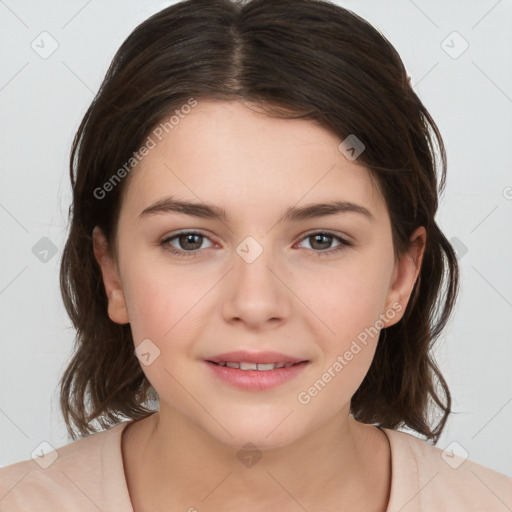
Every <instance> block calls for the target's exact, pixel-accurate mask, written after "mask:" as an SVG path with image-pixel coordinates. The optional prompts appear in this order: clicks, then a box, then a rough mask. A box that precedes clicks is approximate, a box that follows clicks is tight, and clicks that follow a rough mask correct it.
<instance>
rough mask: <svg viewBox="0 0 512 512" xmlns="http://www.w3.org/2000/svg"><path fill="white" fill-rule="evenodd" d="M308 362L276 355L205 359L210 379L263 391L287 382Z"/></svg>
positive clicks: (242, 354) (236, 354) (228, 355)
mask: <svg viewBox="0 0 512 512" xmlns="http://www.w3.org/2000/svg"><path fill="white" fill-rule="evenodd" d="M310 362H311V361H310V360H308V359H301V358H297V357H292V356H287V355H285V354H280V353H277V352H258V353H251V352H246V351H238V352H229V353H225V354H220V355H218V356H214V357H209V358H207V359H205V363H206V364H207V366H208V367H209V368H210V371H211V372H212V375H213V376H215V377H216V379H218V380H220V381H222V382H223V383H224V384H227V385H229V386H230V387H236V388H239V389H243V390H245V391H265V390H268V389H272V388H275V387H277V386H280V385H282V384H284V383H285V382H289V381H290V380H292V379H294V378H295V377H296V376H297V375H299V374H300V373H301V372H302V371H303V370H304V369H305V368H306V366H308V365H309V363H310Z"/></svg>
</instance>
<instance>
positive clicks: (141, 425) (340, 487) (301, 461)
mask: <svg viewBox="0 0 512 512" xmlns="http://www.w3.org/2000/svg"><path fill="white" fill-rule="evenodd" d="M134 426H138V429H137V428H135V429H134V430H132V431H131V432H130V431H128V430H129V429H130V427H134ZM130 427H128V428H127V429H126V431H125V434H126V435H125V436H123V452H124V455H125V458H126V462H127V463H125V470H129V471H126V472H127V481H128V486H129V489H130V494H131V495H132V494H137V495H139V496H144V506H145V509H148V510H158V509H159V508H160V507H161V508H162V509H164V508H165V507H167V509H168V508H173V506H174V507H176V509H177V510H191V511H193V510H194V508H195V509H197V510H224V511H227V510H231V509H232V510H235V509H237V510H240V509H243V510H246V511H252V510H260V508H261V507H263V508H264V509H267V508H268V507H270V508H273V509H276V507H279V509H281V510H299V509H300V507H303V508H305V509H306V510H318V509H322V510H330V509H331V508H332V510H343V511H350V510H375V511H381V510H385V505H386V504H387V500H388V497H389V496H388V494H389V485H390V483H389V482H390V469H389V468H390V459H389V453H388V445H387V438H386V436H385V434H383V433H382V432H380V431H379V430H378V429H376V428H375V427H371V426H368V425H364V424H362V423H358V422H356V421H355V420H354V419H353V418H352V417H350V416H349V415H348V411H344V412H343V413H340V414H339V415H337V416H335V417H333V418H332V419H331V420H330V421H329V422H328V423H326V424H324V425H322V427H320V428H318V429H317V430H315V431H313V432H310V433H309V434H307V435H306V436H303V437H301V438H300V439H297V440H295V441H294V442H292V443H290V444H287V445H286V446H281V447H276V448H272V449H265V450H259V449H258V448H257V447H247V449H242V450H240V449H238V448H234V447H231V446H227V445H226V444H224V443H221V442H219V441H217V440H216V439H213V438H212V437H211V436H210V435H209V434H208V433H207V432H205V431H204V430H202V429H201V428H200V427H198V426H197V425H196V424H194V423H192V422H190V421H189V420H188V419H187V418H184V417H182V416H179V415H177V414H173V413H172V412H171V411H167V410H165V411H162V410H160V411H159V412H157V413H155V414H153V415H152V416H150V417H148V418H146V419H145V420H142V421H140V422H136V423H133V424H132V425H130ZM127 431H128V432H127ZM383 473H384V474H386V475H388V477H387V478H384V479H383V478H382V475H383ZM308 484H309V485H308ZM132 490H133V491H134V492H133V493H132ZM369 498H370V499H371V501H368V500H369ZM132 501H133V502H134V504H135V502H136V500H134V499H133V496H132ZM375 501H377V502H378V503H377V505H376V506H375V503H374V502H375ZM149 503H151V507H149V506H148V504H149ZM320 503H321V504H322V506H321V507H320V506H319V504H320ZM362 503H367V505H368V506H367V508H365V507H362ZM372 504H373V505H372ZM134 509H135V510H137V508H135V507H134Z"/></svg>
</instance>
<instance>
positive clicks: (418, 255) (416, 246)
mask: <svg viewBox="0 0 512 512" xmlns="http://www.w3.org/2000/svg"><path fill="white" fill-rule="evenodd" d="M426 240H427V234H426V230H425V228H424V227H423V226H420V227H418V228H417V229H416V230H415V231H414V233H413V234H412V235H411V237H410V241H411V242H412V243H411V247H410V249H409V250H408V251H407V252H405V253H404V254H402V255H401V256H400V259H399V260H398V261H397V262H396V264H395V268H394V271H393V276H392V280H391V283H390V288H389V292H388V296H387V300H386V311H388V309H390V308H392V307H393V305H395V307H394V308H393V309H396V304H400V305H401V308H400V312H399V313H398V314H394V315H393V319H392V320H389V321H387V322H386V325H385V326H386V327H390V326H391V325H394V324H396V323H398V322H399V321H400V319H401V318H402V316H403V314H404V312H405V309H406V307H407V304H408V302H409V298H410V296H411V293H412V291H413V289H414V285H415V284H416V281H417V279H418V275H419V273H420V270H421V264H422V261H423V254H424V252H425V246H426ZM386 316H387V315H386Z"/></svg>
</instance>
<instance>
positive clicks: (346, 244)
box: [160, 231, 352, 258]
mask: <svg viewBox="0 0 512 512" xmlns="http://www.w3.org/2000/svg"><path fill="white" fill-rule="evenodd" d="M183 235H199V236H200V237H202V238H206V239H208V240H209V238H208V237H207V236H206V235H203V234H202V233H200V232H198V231H182V232H179V233H176V234H174V235H172V236H169V237H167V238H165V239H164V240H162V241H161V243H160V245H161V246H162V247H163V248H164V250H166V251H169V252H171V253H173V254H174V255H176V256H178V257H180V258H190V257H194V256H195V255H196V254H197V253H198V252H199V249H195V250H192V251H184V250H180V249H176V248H174V247H172V246H170V245H168V244H169V242H170V241H171V240H174V239H175V238H179V237H180V236H183ZM315 235H327V236H328V237H330V238H333V239H335V240H337V241H338V242H339V245H337V246H336V247H334V248H332V249H326V250H324V251H315V250H314V249H311V250H312V251H313V252H314V253H316V254H317V255H318V256H320V257H321V256H328V255H331V254H334V253H337V252H340V251H343V250H345V249H346V248H347V247H351V246H352V243H351V242H349V241H348V240H345V239H344V238H342V237H340V236H339V235H336V234H335V233H332V232H331V231H312V232H310V233H306V234H305V235H304V236H303V237H302V238H301V240H300V242H302V241H303V240H306V239H307V238H311V237H313V236H315ZM210 241H211V240H210Z"/></svg>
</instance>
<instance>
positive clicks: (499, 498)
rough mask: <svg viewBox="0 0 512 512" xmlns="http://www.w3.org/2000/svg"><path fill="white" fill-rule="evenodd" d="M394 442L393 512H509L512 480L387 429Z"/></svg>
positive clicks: (391, 507) (450, 453) (386, 431)
mask: <svg viewBox="0 0 512 512" xmlns="http://www.w3.org/2000/svg"><path fill="white" fill-rule="evenodd" d="M383 430H384V432H385V433H386V435H387V436H388V439H389V441H390V444H391V464H392V486H391V498H390V507H389V512H395V511H398V510H400V511H401V512H409V511H410V512H412V511H415V512H418V511H421V512H442V511H447V512H448V511H450V512H458V511H459V510H460V511H464V512H473V511H474V512H476V511H479V512H481V511H485V512H507V511H510V510H512V479H511V478H509V477H508V476H506V475H504V474H502V473H498V472H497V471H494V470H492V469H490V468H487V467H485V466H482V465H480V464H477V463H476V462H473V461H471V460H469V459H467V458H464V457H461V456H459V455H456V454H454V453H453V451H451V450H444V451H443V450H441V449H440V448H438V447H436V446H433V445H432V444H429V443H427V442H426V441H423V440H421V439H419V438H417V437H415V436H413V435H410V434H407V433H405V432H399V431H396V430H389V429H383Z"/></svg>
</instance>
